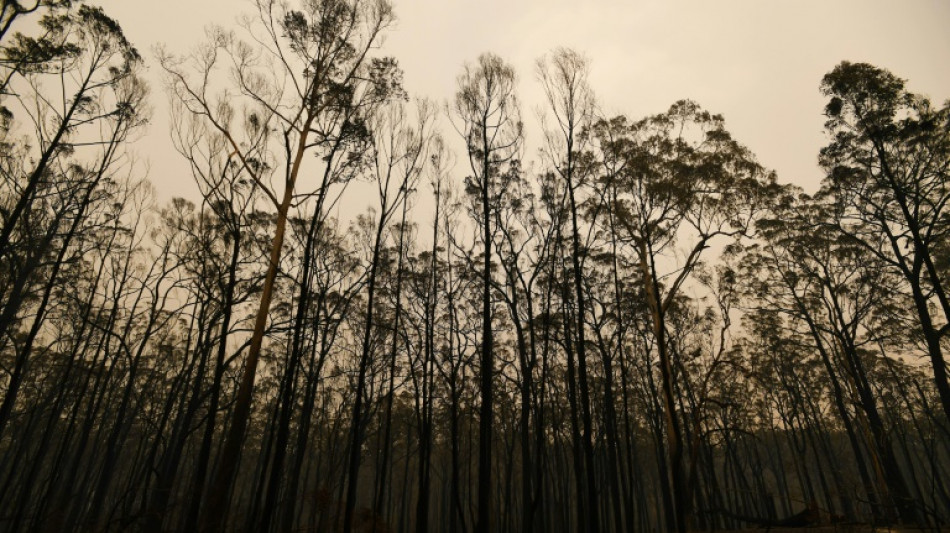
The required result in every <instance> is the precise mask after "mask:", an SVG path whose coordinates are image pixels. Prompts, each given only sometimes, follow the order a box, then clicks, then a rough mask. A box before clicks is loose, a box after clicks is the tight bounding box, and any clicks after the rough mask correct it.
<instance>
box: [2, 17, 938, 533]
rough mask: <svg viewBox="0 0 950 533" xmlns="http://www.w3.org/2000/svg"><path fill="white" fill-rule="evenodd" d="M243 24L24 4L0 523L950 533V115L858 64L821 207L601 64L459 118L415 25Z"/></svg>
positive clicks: (13, 114)
mask: <svg viewBox="0 0 950 533" xmlns="http://www.w3.org/2000/svg"><path fill="white" fill-rule="evenodd" d="M244 7H245V10H246V11H249V13H248V18H247V19H246V21H245V22H244V23H243V24H241V25H240V26H238V27H234V28H229V29H224V28H217V29H212V30H209V32H208V34H207V39H206V41H205V42H203V43H186V44H187V45H189V46H190V45H195V47H194V48H190V49H188V48H185V47H184V46H183V47H182V49H183V50H191V51H190V52H184V53H183V52H180V51H178V48H179V47H178V46H177V45H175V46H171V45H170V46H169V47H168V48H167V49H162V50H160V51H158V52H156V53H155V54H153V55H154V57H152V55H149V54H147V53H146V52H144V51H139V50H138V49H137V48H136V47H135V45H134V43H133V42H131V41H130V38H127V36H126V35H125V34H124V33H123V30H122V28H121V27H120V26H119V24H118V22H116V20H114V19H113V18H110V16H109V14H108V13H106V12H105V11H104V10H103V9H102V8H99V7H94V6H92V5H89V4H87V3H84V2H82V1H80V0H41V1H39V2H29V1H25V0H2V8H0V224H2V229H0V396H2V400H0V401H2V403H0V531H9V532H19V531H38V532H86V531H90V532H99V531H142V532H163V531H188V532H202V533H210V532H217V531H234V532H249V533H251V532H278V531H281V532H283V531H288V532H289V531H315V532H343V533H353V532H380V533H382V532H409V531H415V532H426V531H442V532H450V533H468V532H473V533H487V532H491V531H496V532H515V531H519V532H523V533H531V532H541V531H545V532H546V531H551V532H558V531H577V532H586V533H598V532H602V531H603V532H607V531H616V532H619V531H642V532H649V531H671V532H674V531H675V532H678V533H682V532H686V531H723V530H737V529H745V528H755V527H779V526H835V527H839V526H840V527H845V526H848V525H852V526H856V525H863V526H869V527H870V526H885V525H893V526H897V525H902V526H905V527H908V528H909V527H918V528H923V529H926V530H930V531H939V530H940V528H941V527H945V526H947V525H948V524H950V382H948V371H947V367H946V354H947V353H948V352H950V103H945V104H943V105H942V106H939V105H936V104H934V103H932V102H931V101H930V100H929V99H928V97H926V96H923V95H920V94H915V93H913V92H911V91H910V90H909V89H907V87H906V80H904V79H902V78H900V77H899V76H898V74H899V73H891V72H890V71H888V70H886V69H884V68H879V67H877V66H874V65H871V64H867V63H858V62H849V61H845V60H844V59H847V58H841V59H842V61H841V62H840V63H838V64H837V65H829V70H828V72H827V74H826V75H825V76H824V77H823V78H822V79H816V80H814V87H815V91H820V94H821V95H822V97H823V98H824V102H825V108H824V121H825V122H824V124H825V126H824V127H825V132H826V138H827V144H826V145H825V146H824V147H823V148H822V149H821V151H820V153H818V154H814V153H811V154H800V156H801V157H803V158H812V159H815V158H817V160H818V161H819V162H820V166H821V168H822V170H823V172H824V178H823V180H822V182H821V185H820V188H819V189H818V190H817V191H816V192H814V193H811V194H808V193H806V192H805V191H804V190H803V189H802V188H800V187H798V186H796V185H793V184H791V183H789V182H788V181H785V180H784V179H782V177H781V176H777V175H776V173H775V172H773V171H771V170H769V169H768V168H766V167H765V166H764V165H762V164H761V163H760V162H759V161H758V160H757V158H756V156H755V155H754V154H753V153H752V152H751V151H750V150H749V149H748V148H747V147H746V146H745V145H744V144H743V143H742V142H741V139H737V138H734V137H733V136H732V135H731V134H730V133H729V130H728V129H727V122H726V119H725V118H724V117H723V116H720V115H718V114H716V113H714V112H713V111H707V110H706V109H704V108H703V107H701V105H700V104H699V103H697V102H693V101H690V100H680V101H670V102H669V107H668V110H667V111H665V112H662V113H659V114H654V115H650V116H643V117H632V116H624V115H618V116H611V115H605V114H604V113H602V112H601V111H600V107H599V106H598V105H597V102H596V100H595V97H594V91H595V89H596V88H594V87H591V84H590V82H589V72H590V63H591V61H592V60H596V58H588V57H587V56H586V55H585V54H584V53H582V52H580V51H575V50H572V49H568V48H558V49H554V50H552V51H550V52H549V53H548V54H546V55H544V56H543V57H541V58H539V59H538V61H537V64H536V69H535V71H534V72H515V70H514V68H513V67H512V66H511V65H510V64H509V63H507V62H506V60H505V59H504V58H503V57H501V56H498V55H494V54H492V53H485V54H482V55H480V56H478V57H473V58H472V59H471V61H470V62H468V63H466V64H464V65H459V68H458V71H457V85H456V92H455V94H454V95H453V96H452V97H451V98H450V99H448V100H447V101H445V102H438V101H434V100H428V99H424V98H419V97H417V96H415V95H411V94H408V91H407V90H406V89H405V88H404V84H403V74H402V70H401V69H400V66H399V63H398V58H393V57H388V56H386V55H385V49H384V48H381V46H380V44H381V40H382V39H383V38H384V36H385V35H386V33H387V32H388V31H390V30H391V27H392V25H393V23H394V21H395V17H396V11H395V8H394V6H392V5H390V4H389V3H388V2H387V1H386V0H300V1H299V2H298V1H292V2H289V4H285V3H283V2H278V1H276V0H254V1H253V2H249V3H247V4H245V5H244ZM132 37H134V36H132ZM146 68H151V69H152V70H157V71H159V72H160V73H161V75H162V79H163V80H164V84H163V85H161V86H155V85H154V84H150V83H149V82H147V81H146V78H145V76H144V75H143V72H144V71H145V69H146ZM519 77H520V78H522V79H524V80H527V82H528V83H532V84H535V86H537V87H540V89H541V90H542V91H543V95H544V100H545V102H544V103H545V108H544V110H543V120H542V121H540V123H539V124H538V125H537V127H536V129H537V131H533V134H534V135H535V136H536V138H537V139H540V141H539V142H537V143H535V144H537V146H531V147H528V146H527V143H526V142H525V138H526V133H527V130H528V129H529V127H530V128H535V126H534V124H535V122H534V121H531V120H528V119H530V118H531V116H530V115H531V113H530V110H526V109H523V106H522V104H521V103H520V101H519V95H518V94H517V93H518V91H517V83H516V80H517V79H519ZM163 99H166V100H168V102H169V106H170V115H171V117H172V118H171V131H158V132H151V133H150V134H151V135H165V136H168V135H170V136H171V139H172V140H173V142H174V146H175V149H176V150H177V152H178V157H179V158H181V161H184V162H185V163H186V165H187V168H190V171H191V178H190V179H192V180H193V181H194V183H195V184H196V185H197V187H198V189H199V190H200V191H201V195H200V197H197V198H174V199H171V200H170V201H159V200H158V199H157V196H156V193H155V185H154V183H155V182H159V181H161V180H162V179H163V177H162V176H161V175H154V174H153V175H147V173H146V172H145V167H146V166H147V165H146V164H145V162H143V161H141V160H139V158H138V156H137V155H136V151H135V149H134V147H133V144H134V143H135V141H137V140H138V139H140V138H141V137H142V136H143V135H144V134H145V131H147V129H148V128H149V122H150V114H151V113H152V112H153V108H154V106H155V103H154V102H156V101H159V100H163ZM763 120H766V118H765V117H763ZM456 147H459V148H456ZM340 206H344V207H343V208H341V207H340Z"/></svg>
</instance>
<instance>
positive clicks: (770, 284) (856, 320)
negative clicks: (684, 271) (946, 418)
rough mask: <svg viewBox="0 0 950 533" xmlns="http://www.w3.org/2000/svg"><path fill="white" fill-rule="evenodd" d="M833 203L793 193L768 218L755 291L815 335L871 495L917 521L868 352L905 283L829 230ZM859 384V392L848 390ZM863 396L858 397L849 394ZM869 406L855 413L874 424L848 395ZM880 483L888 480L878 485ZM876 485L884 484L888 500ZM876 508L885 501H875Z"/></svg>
mask: <svg viewBox="0 0 950 533" xmlns="http://www.w3.org/2000/svg"><path fill="white" fill-rule="evenodd" d="M836 217H837V213H836V212H835V210H834V209H833V208H832V206H828V205H822V203H821V202H818V201H814V200H812V199H810V198H808V197H803V198H800V199H799V200H798V201H794V200H790V201H788V202H787V205H786V206H785V207H784V208H782V209H778V210H777V211H776V213H775V215H774V218H773V217H770V218H769V219H767V220H762V221H760V227H761V228H762V236H763V242H762V243H761V244H759V245H756V246H755V247H752V248H750V249H749V250H748V251H747V253H748V254H749V255H748V258H749V260H750V264H752V265H757V266H758V269H759V270H758V272H757V275H756V274H753V273H750V274H751V275H750V276H749V278H750V279H753V280H755V281H753V282H752V283H751V284H750V285H751V288H752V293H753V294H755V295H756V297H757V298H758V299H759V300H760V301H762V302H766V303H765V307H767V308H770V309H773V310H775V311H777V312H780V313H783V314H786V315H788V316H790V317H792V318H793V319H794V320H796V321H799V322H800V323H801V324H802V325H803V326H805V328H806V329H807V331H808V333H809V334H810V336H811V337H812V342H813V346H814V348H815V350H816V351H817V353H818V354H819V356H820V357H821V360H822V363H823V365H824V367H825V369H826V371H827V373H828V379H829V381H830V382H831V384H832V392H833V397H834V401H835V404H836V407H837V410H838V414H839V416H840V417H841V420H842V423H843V425H844V427H845V429H846V432H847V433H848V437H849V440H850V441H851V445H852V450H853V452H854V457H855V459H856V461H857V462H858V469H859V472H860V474H861V476H862V481H863V483H864V486H865V490H866V491H867V493H868V497H869V498H870V499H871V501H872V502H875V503H876V505H875V507H877V505H881V506H882V507H883V510H884V511H885V513H884V517H887V515H888V514H893V512H894V511H895V510H896V511H898V512H899V515H900V518H901V519H902V520H903V521H905V522H909V523H913V522H915V521H916V519H917V517H916V511H915V507H916V504H915V503H914V497H913V496H912V495H911V494H910V492H909V490H908V486H907V483H906V480H905V478H904V475H903V472H902V471H901V467H900V464H899V462H898V460H897V457H896V455H895V453H894V449H893V444H892V441H891V438H890V437H889V436H888V433H889V430H888V428H887V427H885V420H884V418H883V417H882V414H881V409H880V403H881V401H880V399H879V398H878V397H877V392H876V390H875V389H876V387H875V386H874V384H873V382H872V379H873V376H872V375H871V374H870V371H869V366H873V359H872V358H869V357H868V354H867V352H868V351H869V349H870V350H872V351H873V350H874V349H875V347H876V345H877V344H878V343H879V342H880V341H881V340H882V339H884V337H883V335H884V334H886V332H887V328H883V327H880V326H881V325H882V324H881V319H880V317H879V315H880V314H881V313H882V312H884V311H885V310H886V309H887V308H888V306H893V305H894V303H895V298H896V299H897V301H900V298H899V294H897V293H896V292H895V291H894V290H893V289H892V288H891V287H896V286H898V285H899V283H897V282H896V280H895V275H896V273H894V272H891V271H889V270H888V269H886V268H883V266H882V265H881V264H880V263H879V261H878V260H877V259H876V258H875V256H873V255H871V254H869V253H868V251H867V250H866V248H865V247H863V246H861V245H859V244H858V243H857V242H856V241H854V240H853V239H850V238H848V237H847V236H843V235H841V234H840V233H836V232H828V231H826V230H825V228H826V227H827V226H828V225H837V223H836V222H835V218H836ZM845 391H853V392H845ZM852 394H853V395H854V396H856V399H855V400H853V401H852V400H850V399H849V398H847V397H846V396H850V395H852ZM852 402H853V403H854V404H855V405H856V406H857V407H859V408H860V409H861V411H862V412H861V413H860V416H857V417H855V420H854V421H857V422H863V424H862V425H864V424H866V426H867V428H866V429H864V428H861V431H857V432H856V430H855V429H854V428H853V427H852V425H853V423H854V421H853V420H852V417H851V415H850V414H849V413H848V409H847V408H846V403H852ZM856 433H858V434H861V435H864V434H869V435H870V437H871V439H870V440H869V442H867V443H866V444H867V450H868V452H869V454H870V456H871V464H872V465H875V466H876V470H877V471H878V472H879V475H880V477H881V479H880V483H878V484H872V483H871V481H870V479H869V474H868V472H867V469H866V467H865V466H864V461H863V459H862V452H861V447H860V446H859V445H858V441H859V439H858V436H857V434H856ZM875 486H880V487H882V490H880V491H877V490H875V489H874V487H875ZM875 492H881V494H880V500H878V495H877V494H875ZM873 510H874V511H875V512H876V511H877V510H878V509H876V508H875V509H873Z"/></svg>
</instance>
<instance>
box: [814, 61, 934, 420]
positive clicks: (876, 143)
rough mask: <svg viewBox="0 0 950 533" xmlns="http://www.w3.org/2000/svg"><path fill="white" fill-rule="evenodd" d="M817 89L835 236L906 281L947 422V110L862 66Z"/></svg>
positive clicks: (835, 73)
mask: <svg viewBox="0 0 950 533" xmlns="http://www.w3.org/2000/svg"><path fill="white" fill-rule="evenodd" d="M821 90H822V93H823V94H824V95H825V96H827V97H829V101H828V105H827V106H826V107H825V114H826V116H827V117H828V121H827V122H826V123H825V129H826V130H827V132H828V134H829V136H830V137H831V142H830V143H829V144H828V145H827V146H826V147H824V148H823V149H822V150H821V155H820V162H821V165H822V167H824V169H825V170H826V171H827V173H828V174H827V178H826V179H825V181H824V183H823V186H822V195H823V196H826V197H828V198H830V199H832V200H833V201H834V202H835V205H836V208H837V209H839V210H841V211H842V216H841V217H840V219H839V220H838V221H836V223H835V228H836V229H837V230H838V231H840V232H842V233H843V234H845V235H847V236H849V237H851V238H853V239H855V241H856V242H857V243H860V244H861V245H862V246H864V247H865V248H866V249H867V250H868V251H869V252H871V253H872V254H874V255H875V256H877V257H878V258H880V259H881V260H882V261H884V263H885V264H886V265H888V267H889V268H891V269H893V270H894V271H895V272H898V273H900V275H901V276H902V277H903V279H904V281H905V283H906V284H907V287H908V289H909V291H910V293H911V297H912V301H913V305H914V312H915V313H916V315H917V318H918V321H919V324H920V328H921V331H922V333H923V336H924V339H925V340H926V344H927V350H928V352H929V355H930V361H931V364H932V366H933V371H934V381H935V382H936V385H937V390H938V391H939V393H940V401H941V403H942V405H943V411H944V414H945V415H946V416H947V417H950V382H948V377H947V367H946V361H945V359H944V351H945V349H946V348H945V340H944V339H946V338H947V337H948V334H950V293H948V291H950V288H948V283H950V279H948V276H947V274H948V270H947V268H946V266H945V265H942V264H941V263H942V262H944V261H945V260H944V259H942V258H941V257H942V255H941V254H942V253H945V252H946V242H947V240H948V239H950V174H948V172H950V105H944V106H942V107H938V106H935V105H933V104H932V103H931V102H930V100H928V99H927V98H925V97H923V96H920V95H917V94H914V93H911V92H909V91H908V90H907V89H906V88H905V87H904V81H903V80H901V79H900V78H898V77H896V76H894V75H893V74H891V73H890V72H888V71H887V70H884V69H881V68H877V67H874V66H872V65H868V64H866V63H849V62H847V61H845V62H842V63H841V64H839V65H838V66H836V67H835V68H834V69H833V70H832V71H831V72H829V73H828V74H827V75H825V77H824V79H823V80H822V83H821Z"/></svg>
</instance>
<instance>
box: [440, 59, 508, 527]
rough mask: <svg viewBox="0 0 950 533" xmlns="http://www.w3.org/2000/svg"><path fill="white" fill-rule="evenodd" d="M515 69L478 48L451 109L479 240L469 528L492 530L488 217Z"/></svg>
mask: <svg viewBox="0 0 950 533" xmlns="http://www.w3.org/2000/svg"><path fill="white" fill-rule="evenodd" d="M514 86H515V72H514V70H513V69H512V68H511V67H510V66H509V65H507V64H506V63H505V62H504V61H502V59H501V58H500V57H498V56H496V55H493V54H482V55H481V56H479V57H478V61H477V62H476V64H474V65H466V67H465V70H464V71H463V72H462V74H461V75H459V77H458V87H459V89H458V92H457V93H456V94H455V113H456V115H457V116H458V118H459V120H460V121H461V124H460V126H459V132H460V133H461V135H462V138H463V139H464V140H465V144H466V147H467V151H468V160H469V166H470V168H471V171H472V174H471V176H469V177H468V178H467V179H466V191H467V192H468V193H469V194H470V195H471V196H472V200H473V204H475V205H476V206H477V207H475V208H474V212H475V213H476V215H475V218H476V220H477V221H478V223H479V225H480V226H481V228H480V229H481V235H480V238H481V240H482V247H483V250H482V254H483V255H482V269H481V275H482V283H483V286H482V301H481V304H482V338H481V350H480V351H481V359H480V365H479V372H480V378H479V379H480V392H481V407H480V411H479V434H478V518H477V521H476V525H475V531H477V532H481V533H487V532H488V531H491V530H492V524H491V518H492V516H493V513H492V504H491V499H492V493H491V489H492V486H491V468H492V417H493V411H492V400H493V399H492V381H493V379H494V373H495V367H494V352H493V350H494V332H493V331H492V268H491V265H492V261H491V260H492V241H493V240H494V238H495V232H494V229H493V225H492V221H493V219H494V215H493V212H494V206H495V205H497V202H496V201H495V197H496V196H497V194H498V192H499V191H498V186H497V181H498V178H499V176H501V175H502V174H503V173H504V172H505V169H506V167H507V166H508V165H509V164H511V163H512V162H513V161H514V160H515V159H516V158H517V156H518V151H519V148H520V145H521V129H522V124H521V116H520V111H519V108H518V100H517V98H516V97H515V93H514V89H515V87H514Z"/></svg>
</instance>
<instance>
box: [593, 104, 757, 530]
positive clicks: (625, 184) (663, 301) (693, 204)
mask: <svg viewBox="0 0 950 533" xmlns="http://www.w3.org/2000/svg"><path fill="white" fill-rule="evenodd" d="M592 135H593V136H594V139H595V142H596V144H597V148H598V150H599V154H598V156H597V158H596V159H594V161H596V162H597V163H598V164H599V165H600V166H601V171H600V172H601V180H602V181H603V182H605V183H606V184H607V185H608V186H609V184H610V183H611V182H612V181H614V180H616V181H617V182H618V183H619V184H620V186H619V187H618V188H619V190H620V191H621V195H620V196H619V197H618V198H616V199H615V200H614V204H615V205H614V206H613V207H612V209H613V212H614V213H615V216H616V217H617V221H618V227H619V228H620V229H621V230H622V232H623V234H622V239H623V240H624V241H626V242H628V243H630V244H631V245H633V246H634V249H635V250H636V253H637V256H638V261H639V266H640V276H641V281H642V283H643V291H644V294H645V295H646V300H647V303H648V306H649V309H650V315H651V323H652V334H653V336H654V338H655V341H656V350H657V355H658V358H659V365H658V366H659V370H660V376H661V380H660V384H661V390H660V395H661V398H662V401H663V416H664V420H665V431H666V451H667V454H668V456H669V457H668V461H669V467H668V468H669V472H668V475H669V479H670V495H671V498H670V501H671V502H672V507H671V509H668V510H667V515H666V516H667V519H668V520H673V522H674V523H671V524H667V526H668V527H670V528H674V527H675V529H676V530H677V531H681V532H682V531H685V530H686V529H687V528H688V526H687V522H688V521H689V520H690V515H691V500H692V497H691V488H690V487H688V486H687V485H686V466H685V463H684V447H683V429H682V425H683V421H682V420H681V416H680V415H679V414H677V411H678V409H677V403H678V400H677V396H676V393H675V390H674V389H675V385H674V383H675V381H676V377H675V369H676V367H677V364H676V362H674V361H673V354H672V353H671V351H670V341H669V338H670V335H671V332H670V331H668V329H667V328H668V326H667V320H668V314H669V312H670V309H671V306H673V305H674V302H676V300H677V298H678V297H679V295H680V294H681V291H682V289H683V286H684V284H686V283H687V281H688V280H689V278H690V276H691V274H692V273H693V271H694V270H695V269H696V267H697V265H699V261H700V257H701V256H702V254H703V251H704V250H706V249H707V248H709V246H710V244H711V242H712V241H713V240H714V239H717V238H719V237H724V238H731V239H733V240H739V239H741V238H743V237H746V236H748V235H749V234H750V232H751V230H752V221H753V220H754V219H755V218H756V217H757V216H758V215H759V213H760V212H761V211H762V210H763V209H764V207H765V205H766V204H765V199H767V198H768V197H769V195H770V193H771V189H774V187H775V176H774V174H772V173H768V172H766V171H765V170H764V169H763V168H762V167H761V166H760V165H759V164H758V163H756V162H755V160H754V158H753V157H752V155H751V154H750V153H749V152H748V150H747V149H745V148H744V147H743V146H742V145H740V144H739V143H738V142H736V141H735V140H733V139H732V137H731V136H730V135H729V133H728V132H727V131H726V130H725V128H724V122H723V119H722V117H720V116H718V115H712V114H710V113H708V112H705V111H703V110H702V109H700V108H699V106H697V105H696V104H695V103H693V102H688V101H681V102H677V103H676V104H674V105H673V106H672V107H671V108H670V110H669V111H668V112H666V113H664V114H660V115H655V116H652V117H648V118H646V119H643V120H641V121H639V122H636V123H633V124H629V123H628V122H627V121H626V119H624V118H623V117H618V118H616V119H612V120H603V121H600V122H598V124H596V125H595V126H594V128H593V130H592ZM684 244H685V246H683V245H684ZM677 245H680V246H683V248H684V249H683V250H682V252H683V253H678V252H677V250H676V247H677ZM675 256H679V257H682V258H683V259H680V260H678V261H674V262H673V264H672V266H669V264H670V262H671V261H669V260H668V259H672V258H673V257H675Z"/></svg>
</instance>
